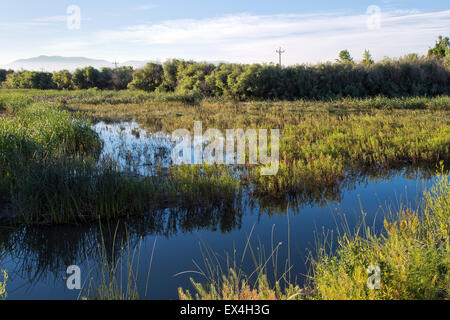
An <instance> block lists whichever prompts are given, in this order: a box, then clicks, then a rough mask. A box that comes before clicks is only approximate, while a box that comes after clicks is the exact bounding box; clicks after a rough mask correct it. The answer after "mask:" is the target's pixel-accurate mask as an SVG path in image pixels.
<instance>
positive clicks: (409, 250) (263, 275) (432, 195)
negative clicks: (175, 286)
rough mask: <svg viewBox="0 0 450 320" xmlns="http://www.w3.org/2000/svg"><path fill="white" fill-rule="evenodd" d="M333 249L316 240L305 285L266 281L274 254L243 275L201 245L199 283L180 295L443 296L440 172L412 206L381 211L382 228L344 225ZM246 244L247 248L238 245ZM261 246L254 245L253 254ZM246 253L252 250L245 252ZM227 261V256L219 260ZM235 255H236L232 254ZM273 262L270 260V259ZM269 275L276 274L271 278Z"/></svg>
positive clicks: (445, 225)
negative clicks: (374, 281)
mask: <svg viewBox="0 0 450 320" xmlns="http://www.w3.org/2000/svg"><path fill="white" fill-rule="evenodd" d="M341 229H342V230H343V232H339V236H338V238H337V239H335V241H337V248H333V244H332V243H330V240H329V239H325V240H324V242H323V243H321V244H320V245H318V247H317V252H316V254H315V257H314V258H313V259H312V260H311V261H312V265H311V267H312V274H311V277H310V279H309V284H308V285H307V286H306V287H304V288H302V289H300V287H299V286H297V285H295V284H294V282H293V281H292V280H289V278H287V277H286V275H287V272H288V271H289V264H287V266H288V268H287V269H286V270H287V271H286V272H285V273H284V274H283V275H282V276H281V277H280V279H282V280H285V281H284V282H281V284H282V285H283V287H284V291H283V290H282V289H281V286H280V282H279V281H277V282H275V284H274V285H272V286H271V285H270V283H269V282H268V280H267V279H268V275H269V271H268V268H267V264H268V263H269V262H270V261H271V260H272V259H274V258H273V257H276V256H277V254H278V249H279V247H278V246H277V247H275V249H274V248H272V253H271V254H270V255H269V257H266V256H264V258H263V259H261V258H259V259H255V269H254V271H253V272H252V273H251V274H250V276H247V275H246V274H243V273H242V271H241V269H240V266H239V265H237V266H236V263H235V264H233V265H232V266H230V265H229V264H228V263H227V267H226V268H222V264H221V263H220V261H219V258H218V256H217V255H215V254H214V253H213V252H212V250H208V249H206V250H203V251H202V253H203V252H204V253H203V256H204V262H205V263H204V266H202V267H201V266H199V265H198V264H196V265H197V268H198V271H195V272H194V273H198V274H200V275H202V276H203V277H204V278H205V282H206V283H204V284H202V283H200V282H196V281H194V280H192V279H191V282H192V285H193V288H194V290H195V291H194V292H195V294H191V292H189V290H184V289H182V288H180V289H179V296H180V299H199V300H204V299H206V300H234V299H241V300H265V299H281V300H288V299H300V298H304V299H315V300H368V299H370V300H438V299H449V294H450V292H449V290H450V180H449V175H447V174H440V175H439V176H438V179H437V182H436V183H435V185H434V186H433V187H432V188H431V189H430V190H429V191H427V192H425V194H424V197H423V204H422V207H421V208H420V209H419V210H418V211H412V210H410V209H405V210H400V211H399V212H398V213H397V215H396V216H393V217H391V216H387V217H386V218H385V222H384V232H382V233H381V234H377V233H375V231H374V230H373V229H371V228H368V227H367V226H366V225H365V224H364V223H363V224H361V226H359V227H358V228H357V229H355V230H354V231H352V230H349V228H348V226H347V225H346V224H345V223H344V224H343V225H342V228H341ZM246 247H247V246H246ZM262 250H263V249H261V248H260V250H258V253H259V252H261V251H262ZM250 251H251V254H252V256H254V252H253V250H250ZM227 261H229V260H228V259H227ZM234 261H236V259H235V260H234ZM274 265H275V264H274ZM369 266H378V267H379V268H380V270H381V278H380V289H379V290H371V289H370V288H369V287H368V285H367V282H368V278H369V274H368V268H369ZM275 279H278V278H277V277H276V276H275Z"/></svg>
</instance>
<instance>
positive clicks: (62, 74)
mask: <svg viewBox="0 0 450 320" xmlns="http://www.w3.org/2000/svg"><path fill="white" fill-rule="evenodd" d="M52 80H53V82H54V83H55V85H56V88H58V89H66V90H67V89H72V88H73V85H72V74H71V73H70V72H69V70H61V71H58V72H55V73H54V74H53V76H52Z"/></svg>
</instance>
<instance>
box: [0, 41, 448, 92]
mask: <svg viewBox="0 0 450 320" xmlns="http://www.w3.org/2000/svg"><path fill="white" fill-rule="evenodd" d="M0 83H1V86H2V87H4V88H30V89H66V90H71V89H89V88H98V89H102V90H123V89H139V90H145V91H149V92H153V91H156V92H177V93H181V94H198V95H199V96H202V97H222V96H223V97H227V98H231V99H235V100H247V99H298V98H311V99H316V98H337V97H345V96H352V97H366V96H375V95H385V96H389V97H393V96H394V97H395V96H408V95H429V96H433V95H440V94H449V93H450V43H449V38H448V37H445V38H444V37H439V39H438V41H437V42H436V45H435V47H434V48H430V50H429V52H428V55H427V56H426V57H421V56H418V55H417V54H410V55H407V56H405V57H402V58H399V59H389V58H385V59H383V60H382V61H380V62H377V63H375V62H374V60H373V59H372V57H371V55H370V53H369V51H367V50H366V51H365V52H364V56H363V59H362V61H361V62H359V63H356V62H355V61H354V59H353V58H352V57H351V55H350V53H349V52H348V51H347V50H343V51H341V52H340V54H339V59H337V60H336V62H334V63H331V62H328V63H322V64H316V65H296V66H289V67H280V66H278V65H274V64H252V65H245V64H235V63H222V64H219V65H214V64H211V63H206V62H203V63H199V62H193V61H184V60H176V59H175V60H169V61H167V62H165V63H164V64H163V65H160V64H155V63H149V64H147V65H146V66H145V67H144V68H141V69H136V70H133V68H132V67H120V68H115V69H111V68H103V69H101V70H97V69H95V68H93V67H87V68H83V69H77V70H76V71H75V72H73V73H71V72H69V71H67V70H63V71H59V72H55V73H48V72H33V71H18V72H12V71H6V70H0Z"/></svg>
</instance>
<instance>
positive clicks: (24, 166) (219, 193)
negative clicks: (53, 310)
mask: <svg viewBox="0 0 450 320" xmlns="http://www.w3.org/2000/svg"><path fill="white" fill-rule="evenodd" d="M1 100H2V103H3V106H4V113H3V116H2V117H1V118H0V165H1V167H0V201H1V202H2V205H6V206H9V207H11V210H12V211H14V212H15V213H16V215H18V217H19V218H20V220H21V221H24V222H26V223H28V224H62V223H72V222H87V221H92V220H98V219H99V218H108V219H113V218H118V217H121V216H128V215H135V214H142V213H145V212H148V211H149V210H151V209H159V208H165V207H168V206H169V207H180V208H194V207H201V206H203V207H209V208H212V209H220V208H222V209H223V208H225V207H229V206H230V204H233V203H234V201H235V199H236V196H238V195H239V194H238V193H237V191H238V190H237V189H238V186H239V185H238V183H237V182H235V181H233V180H232V179H231V175H230V174H229V173H228V172H227V170H218V169H217V167H215V166H210V167H206V166H205V167H202V168H200V167H199V166H196V167H187V166H186V167H180V168H172V169H170V170H169V171H168V172H164V171H162V170H161V172H160V174H159V175H156V176H154V177H135V176H130V175H128V174H127V173H123V172H120V171H119V170H118V168H116V166H115V165H114V163H112V162H107V161H105V162H104V163H102V164H101V165H97V156H98V154H99V151H100V148H101V141H100V140H99V138H98V136H97V134H96V133H95V132H94V131H93V130H92V129H91V128H90V122H89V121H88V120H87V119H85V118H83V117H80V116H74V115H73V114H71V113H69V112H67V111H64V110H62V109H61V108H58V107H57V105H55V104H54V103H51V102H33V101H34V100H38V99H31V100H30V99H28V98H26V97H24V96H22V95H14V94H13V95H12V96H6V97H2V99H1Z"/></svg>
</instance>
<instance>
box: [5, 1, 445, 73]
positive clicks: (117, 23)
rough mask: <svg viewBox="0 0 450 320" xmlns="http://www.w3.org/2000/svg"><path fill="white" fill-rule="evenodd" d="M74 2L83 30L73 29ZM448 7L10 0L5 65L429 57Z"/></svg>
mask: <svg viewBox="0 0 450 320" xmlns="http://www.w3.org/2000/svg"><path fill="white" fill-rule="evenodd" d="M70 5H76V6H78V8H79V9H80V13H81V14H80V17H81V20H80V28H79V29H70V28H68V27H67V19H68V15H70V14H68V12H67V8H68V7H69V6H70ZM449 31H450V4H449V2H448V1H444V0H442V1H441V0H439V1H401V0H397V1H375V0H372V1H346V0H340V1H321V0H315V1H300V0H276V1H274V0H272V1H266V0H259V1H254V0H239V1H238V0H228V1H220V2H219V1H216V0H214V1H213V0H211V1H206V0H191V1H181V0H172V1H171V0H166V1H159V0H154V1H143V0H128V1H106V0H90V1H86V0H71V1H65V0H53V1H51V0H40V1H24V0H15V1H10V0H8V1H6V0H0V43H1V44H2V45H1V48H0V65H1V64H6V63H8V62H11V61H13V60H16V59H19V58H29V57H33V56H37V55H63V56H85V57H90V58H98V59H107V60H111V61H113V60H117V61H119V62H121V61H126V60H155V59H159V60H161V61H164V60H166V59H168V58H183V59H194V60H208V61H217V60H221V61H229V62H243V63H252V62H275V61H277V55H276V53H275V50H276V48H277V47H279V46H282V47H283V48H285V49H286V53H285V56H284V61H285V63H286V64H295V63H315V62H318V61H327V60H333V59H335V58H336V57H337V54H338V52H339V51H340V50H341V49H348V50H350V52H351V54H352V55H353V56H354V57H355V58H356V59H359V58H360V57H361V56H362V53H363V51H364V49H368V50H370V51H371V52H372V54H373V56H374V57H375V59H381V58H383V57H384V56H391V57H398V56H401V55H404V54H407V53H411V52H417V53H420V54H424V53H425V52H426V51H427V49H428V47H429V46H431V45H433V43H434V41H435V39H436V38H437V36H438V35H439V34H443V35H449V33H450V32H449Z"/></svg>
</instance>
